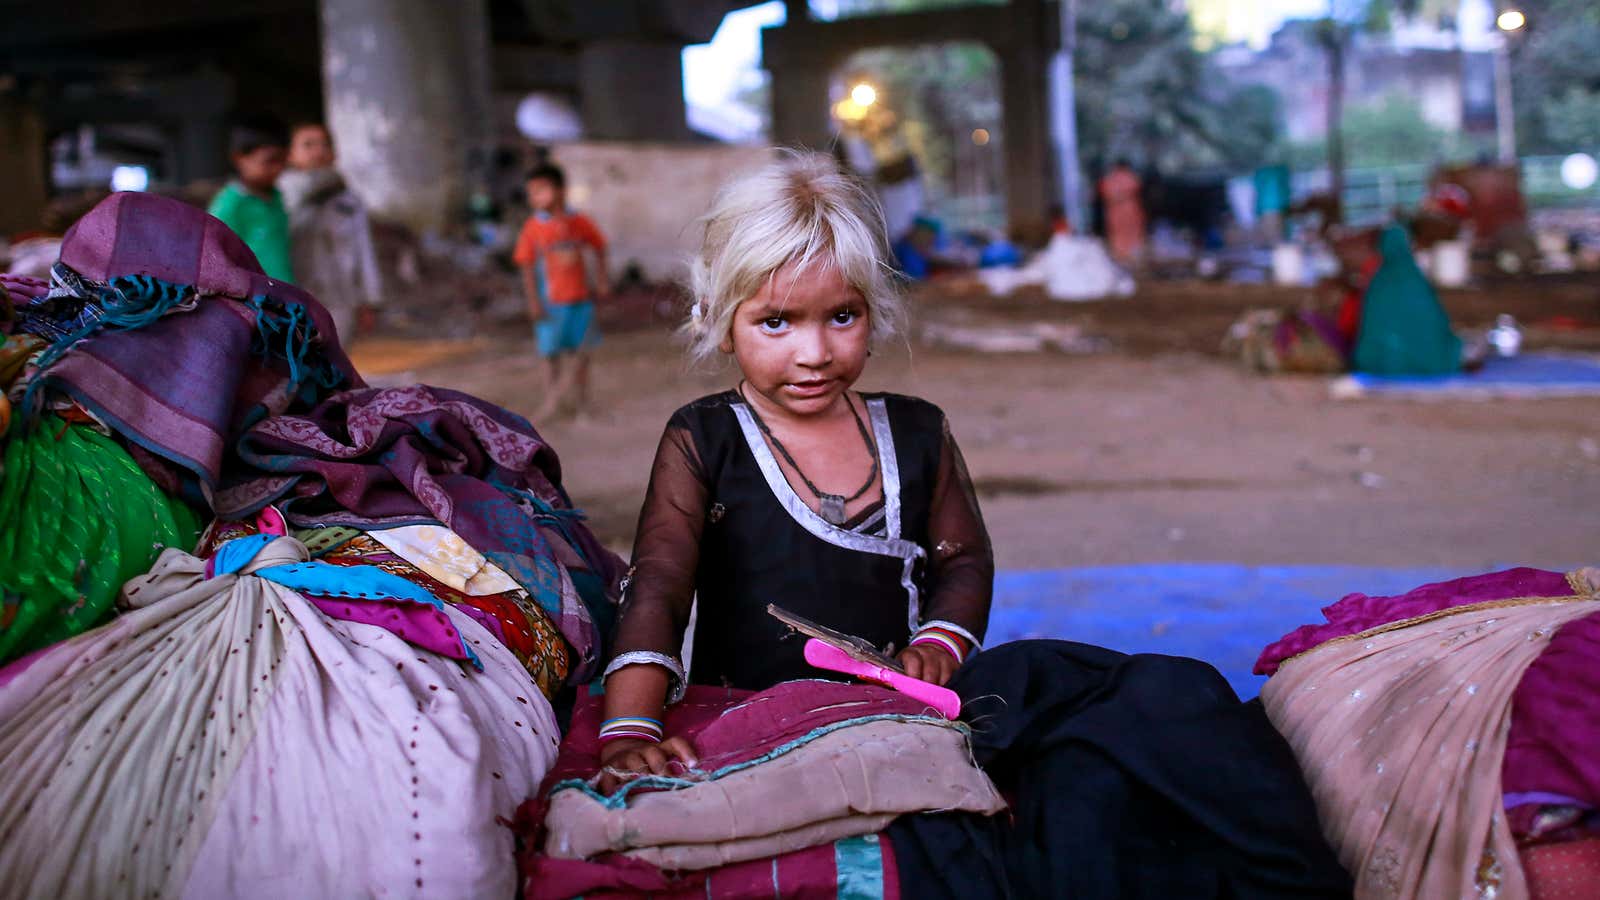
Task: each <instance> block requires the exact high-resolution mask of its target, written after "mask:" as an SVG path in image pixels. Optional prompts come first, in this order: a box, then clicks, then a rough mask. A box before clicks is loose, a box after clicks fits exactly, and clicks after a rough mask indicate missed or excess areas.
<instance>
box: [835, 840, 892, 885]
mask: <svg viewBox="0 0 1600 900" xmlns="http://www.w3.org/2000/svg"><path fill="white" fill-rule="evenodd" d="M833 866H834V871H835V872H836V873H837V875H836V882H835V884H836V887H835V891H836V894H835V896H837V897H838V900H883V848H882V847H880V846H879V844H878V836H877V835H875V834H864V835H862V836H860V837H853V838H845V839H844V840H842V841H834V843H833Z"/></svg>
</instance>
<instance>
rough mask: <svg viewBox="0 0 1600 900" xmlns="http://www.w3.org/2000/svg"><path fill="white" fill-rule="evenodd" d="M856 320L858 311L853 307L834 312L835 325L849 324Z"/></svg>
mask: <svg viewBox="0 0 1600 900" xmlns="http://www.w3.org/2000/svg"><path fill="white" fill-rule="evenodd" d="M855 320H856V311H855V310H853V309H841V310H839V311H838V312H836V313H834V314H833V324H835V325H849V324H850V323H852V322H854V321H855Z"/></svg>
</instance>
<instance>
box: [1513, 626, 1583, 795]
mask: <svg viewBox="0 0 1600 900" xmlns="http://www.w3.org/2000/svg"><path fill="white" fill-rule="evenodd" d="M1501 785H1502V787H1503V788H1504V789H1505V792H1506V794H1507V795H1517V794H1529V795H1539V794H1544V795H1555V796H1559V797H1564V798H1567V799H1569V800H1571V801H1573V803H1572V804H1571V805H1575V806H1583V807H1587V808H1589V809H1600V613H1596V614H1594V615H1590V616H1585V617H1584V618H1582V619H1578V620H1577V621H1574V622H1568V623H1567V624H1566V625H1565V626H1563V627H1562V628H1561V630H1560V631H1558V632H1556V633H1555V636H1554V637H1552V638H1551V639H1550V646H1548V647H1546V648H1545V651H1544V652H1543V653H1541V654H1539V658H1538V659H1536V660H1534V661H1533V665H1531V666H1529V667H1528V668H1527V670H1526V671H1524V672H1523V673H1522V681H1520V682H1518V684H1517V691H1516V693H1515V694H1514V695H1512V698H1511V734H1510V736H1509V737H1508V738H1507V741H1506V761H1505V766H1504V768H1503V769H1502V773H1501Z"/></svg>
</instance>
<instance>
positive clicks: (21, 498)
mask: <svg viewBox="0 0 1600 900" xmlns="http://www.w3.org/2000/svg"><path fill="white" fill-rule="evenodd" d="M0 473H3V474H0V598H3V601H4V605H3V606H0V663H3V662H6V661H9V660H11V659H14V658H16V657H18V656H21V655H23V654H24V653H28V652H30V651H33V650H37V649H38V648H40V647H44V646H48V645H49V644H53V643H55V642H57V641H61V640H64V639H66V638H69V637H72V636H73V635H76V634H81V633H82V632H84V631H87V630H89V629H90V628H93V627H95V626H96V625H99V624H101V623H102V622H103V621H105V620H106V619H107V618H108V617H109V616H110V614H111V610H112V604H113V603H114V602H115V600H116V596H117V591H118V590H120V589H121V587H122V585H123V583H124V582H126V581H127V580H128V579H130V578H133V577H135V576H137V575H142V574H144V573H145V572H147V571H149V570H150V566H151V565H152V564H153V563H154V562H155V559H156V557H157V556H158V555H160V553H161V550H162V549H164V548H165V547H179V548H182V549H189V548H191V547H193V546H194V542H195V539H196V538H197V537H198V536H199V533H200V521H199V517H198V516H197V515H196V514H195V512H194V510H192V509H190V508H189V507H188V506H187V505H185V504H184V503H183V502H182V501H180V500H177V499H175V498H173V497H169V496H168V495H167V494H166V493H165V492H163V491H162V490H161V489H160V488H158V487H156V486H155V484H154V483H152V482H151V481H150V479H149V478H147V477H145V474H144V472H143V471H142V470H141V469H140V468H139V466H138V464H137V463H135V462H134V461H133V458H132V457H131V456H129V455H128V453H127V451H126V450H123V449H122V447H121V446H119V445H118V444H117V442H116V441H114V440H112V439H111V438H109V437H106V436H105V435H103V434H100V433H99V432H97V431H95V430H94V429H93V428H90V427H89V426H87V425H68V424H66V423H64V422H62V421H61V420H60V419H57V418H55V417H53V416H47V417H43V418H42V419H41V420H40V421H39V422H38V425H37V427H35V428H32V429H27V430H23V429H18V430H17V431H15V432H13V433H12V440H11V442H10V444H9V445H8V446H7V447H6V448H5V462H4V469H3V470H0Z"/></svg>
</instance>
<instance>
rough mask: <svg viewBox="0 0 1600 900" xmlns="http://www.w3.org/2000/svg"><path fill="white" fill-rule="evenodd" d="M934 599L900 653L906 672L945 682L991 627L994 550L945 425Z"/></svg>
mask: <svg viewBox="0 0 1600 900" xmlns="http://www.w3.org/2000/svg"><path fill="white" fill-rule="evenodd" d="M928 539H929V544H930V545H931V552H930V553H929V561H928V562H929V576H930V577H929V579H928V581H929V592H928V593H929V596H928V599H927V601H926V602H925V603H924V604H923V606H922V628H921V630H919V631H918V632H917V633H916V634H915V635H913V636H912V645H911V646H909V647H907V648H906V649H905V650H904V651H902V652H901V654H900V661H901V663H902V664H903V665H904V666H905V667H906V674H908V675H910V676H911V677H913V678H920V679H922V680H923V681H929V682H932V683H934V684H944V683H945V682H946V681H948V680H949V679H950V676H951V675H954V674H955V670H956V669H957V668H958V667H960V665H961V663H962V661H964V660H965V659H966V657H967V656H968V655H970V654H971V653H973V652H974V651H976V650H978V649H979V648H980V646H981V643H982V641H983V635H984V632H985V631H986V630H987V629H988V627H989V603H990V600H991V598H992V596H993V594H994V551H993V549H992V548H991V547H990V545H989V532H988V530H987V529H986V528H985V527H984V525H983V513H982V512H981V511H980V510H979V509H978V496H977V493H976V492H975V491H974V490H973V488H972V479H971V477H969V476H968V475H967V466H966V463H965V461H963V459H962V457H961V449H960V448H959V447H957V446H956V442H955V438H954V437H952V436H951V435H950V425H949V422H948V421H946V422H945V425H944V439H943V448H942V449H941V451H940V456H939V474H938V477H937V478H936V479H935V481H934V489H933V498H932V504H931V507H930V511H929V517H928Z"/></svg>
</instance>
